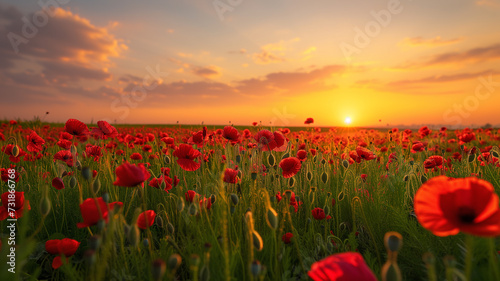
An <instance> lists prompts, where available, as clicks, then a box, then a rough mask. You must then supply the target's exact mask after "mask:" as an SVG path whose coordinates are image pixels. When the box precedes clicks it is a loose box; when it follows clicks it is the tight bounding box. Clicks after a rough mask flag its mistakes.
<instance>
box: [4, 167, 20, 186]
mask: <svg viewBox="0 0 500 281" xmlns="http://www.w3.org/2000/svg"><path fill="white" fill-rule="evenodd" d="M14 167H15V166H13V165H12V164H11V165H10V168H11V169H12V168H14ZM0 174H1V178H2V181H3V182H8V181H9V180H11V181H12V180H14V181H15V182H19V172H18V171H17V170H16V171H15V172H14V178H13V179H11V178H10V177H11V176H10V174H9V171H8V169H5V168H1V169H0Z"/></svg>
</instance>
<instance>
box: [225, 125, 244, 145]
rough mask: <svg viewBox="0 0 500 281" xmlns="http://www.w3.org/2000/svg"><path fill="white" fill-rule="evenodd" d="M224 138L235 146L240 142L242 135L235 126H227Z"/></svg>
mask: <svg viewBox="0 0 500 281" xmlns="http://www.w3.org/2000/svg"><path fill="white" fill-rule="evenodd" d="M222 137H223V138H225V139H227V140H228V141H230V142H231V143H232V144H235V143H237V142H238V141H239V138H240V134H239V133H238V130H237V129H236V128H235V127H233V126H226V127H224V130H223V131H222Z"/></svg>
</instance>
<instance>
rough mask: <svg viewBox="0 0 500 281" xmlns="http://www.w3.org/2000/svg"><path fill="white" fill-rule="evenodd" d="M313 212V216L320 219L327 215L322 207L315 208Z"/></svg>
mask: <svg viewBox="0 0 500 281" xmlns="http://www.w3.org/2000/svg"><path fill="white" fill-rule="evenodd" d="M311 213H312V216H313V218H315V219H316V220H319V221H320V220H322V219H324V218H325V217H326V215H325V211H324V210H323V209H321V208H314V209H313V210H312V212H311Z"/></svg>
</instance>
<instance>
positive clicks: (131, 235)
mask: <svg viewBox="0 0 500 281" xmlns="http://www.w3.org/2000/svg"><path fill="white" fill-rule="evenodd" d="M127 238H128V241H129V242H130V244H131V245H132V246H133V247H134V248H135V247H137V245H139V238H141V234H140V232H139V227H138V226H137V224H134V225H132V226H130V229H129V231H128V237H127Z"/></svg>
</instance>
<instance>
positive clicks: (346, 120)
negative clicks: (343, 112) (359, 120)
mask: <svg viewBox="0 0 500 281" xmlns="http://www.w3.org/2000/svg"><path fill="white" fill-rule="evenodd" d="M344 123H346V124H347V125H349V124H351V117H346V118H345V120H344Z"/></svg>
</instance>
